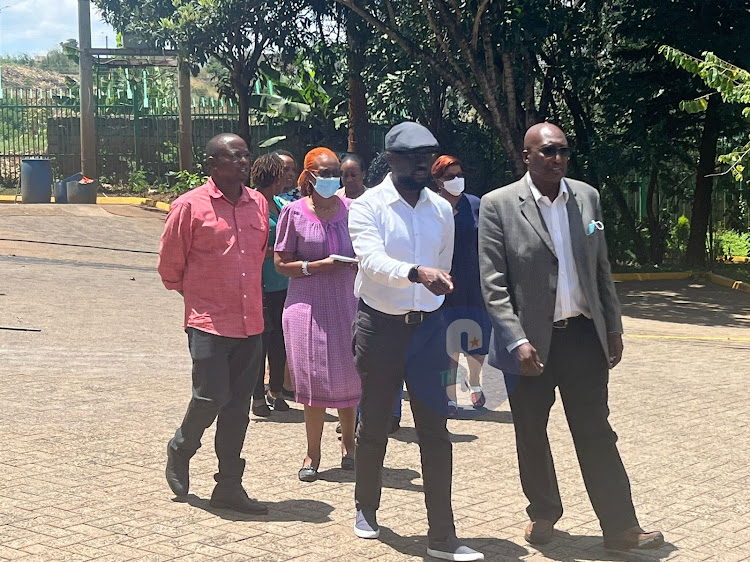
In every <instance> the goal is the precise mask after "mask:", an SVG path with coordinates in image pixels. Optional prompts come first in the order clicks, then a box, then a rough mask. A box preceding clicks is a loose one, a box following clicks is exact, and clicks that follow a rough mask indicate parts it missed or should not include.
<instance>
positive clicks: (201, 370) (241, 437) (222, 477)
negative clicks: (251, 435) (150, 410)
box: [169, 328, 261, 483]
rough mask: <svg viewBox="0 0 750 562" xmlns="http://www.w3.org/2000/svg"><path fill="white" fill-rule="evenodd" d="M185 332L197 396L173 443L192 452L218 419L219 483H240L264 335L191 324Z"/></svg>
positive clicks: (195, 394) (216, 478)
mask: <svg viewBox="0 0 750 562" xmlns="http://www.w3.org/2000/svg"><path fill="white" fill-rule="evenodd" d="M187 335H188V345H189V347H190V356H191V357H192V359H193V397H192V399H191V400H190V403H189V404H188V408H187V412H186V413H185V419H183V420H182V425H181V426H180V427H179V428H178V429H177V432H176V433H175V434H174V437H173V438H172V440H171V441H170V443H169V446H170V447H173V448H174V449H177V450H179V451H181V452H182V453H183V454H185V455H187V456H192V455H194V454H195V452H196V451H197V450H198V449H199V448H200V446H201V437H202V436H203V432H204V431H205V430H206V428H207V427H209V426H210V425H211V424H212V423H213V422H214V420H217V421H216V438H215V441H214V443H215V448H216V456H217V457H218V459H219V472H218V473H217V474H216V475H215V476H214V478H215V480H216V481H217V482H221V483H240V482H241V481H242V473H243V472H244V469H245V461H244V460H243V459H242V458H241V457H240V454H241V453H242V446H243V444H244V443H245V434H246V433H247V425H248V423H249V420H250V418H249V412H250V396H251V394H252V391H253V387H254V386H255V379H256V377H257V376H258V371H259V367H258V364H259V363H260V361H261V355H260V354H261V337H260V335H257V336H250V337H248V338H227V337H223V336H217V335H215V334H209V333H207V332H202V331H200V330H196V329H195V328H188V329H187ZM217 418H218V419H217Z"/></svg>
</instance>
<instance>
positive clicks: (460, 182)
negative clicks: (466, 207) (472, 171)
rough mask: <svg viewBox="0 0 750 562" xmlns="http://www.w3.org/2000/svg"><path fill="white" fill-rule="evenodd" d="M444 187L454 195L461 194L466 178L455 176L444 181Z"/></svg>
mask: <svg viewBox="0 0 750 562" xmlns="http://www.w3.org/2000/svg"><path fill="white" fill-rule="evenodd" d="M443 189H445V191H447V192H448V193H450V194H451V195H453V196H457V195H461V194H462V193H463V192H464V178H453V179H452V180H446V181H444V182H443Z"/></svg>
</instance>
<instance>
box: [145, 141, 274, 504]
mask: <svg viewBox="0 0 750 562" xmlns="http://www.w3.org/2000/svg"><path fill="white" fill-rule="evenodd" d="M206 154H207V156H208V168H209V171H210V174H211V177H210V178H209V180H208V182H207V183H205V184H204V185H202V186H200V187H198V188H196V189H193V190H192V191H189V192H188V193H185V194H184V195H182V196H181V197H179V198H178V199H176V200H175V201H174V202H173V203H172V205H171V207H170V210H169V214H168V215H167V220H166V224H165V227H164V234H163V235H162V238H161V247H160V248H159V266H158V269H159V274H160V275H161V278H162V282H163V283H164V286H165V287H166V288H167V289H171V290H175V291H177V292H179V293H180V294H181V295H182V297H183V298H184V300H185V331H186V332H187V335H188V346H189V348H190V356H191V357H192V359H193V397H192V399H191V400H190V404H189V405H188V408H187V412H186V414H185V419H184V420H183V421H182V425H181V426H180V427H179V429H177V432H176V433H175V435H174V437H173V438H172V439H171V440H170V441H169V445H168V447H167V470H166V477H167V483H168V484H169V487H170V488H171V489H172V491H173V492H174V494H175V495H176V496H178V497H184V496H186V495H187V493H188V488H189V465H190V458H191V457H192V456H193V455H194V454H195V452H196V451H197V450H198V448H199V447H200V446H201V442H200V440H201V436H202V435H203V432H204V431H205V429H206V428H207V427H209V426H210V425H211V424H212V423H213V422H214V420H215V419H217V418H218V420H217V422H216V440H215V446H216V456H217V457H218V459H219V471H218V473H217V474H216V475H215V476H214V479H215V480H216V482H217V484H216V487H215V488H214V491H213V494H211V501H210V505H211V506H212V507H216V508H229V509H234V510H236V511H241V512H244V513H255V514H264V513H267V512H268V508H266V506H265V505H263V504H262V503H260V502H258V501H256V500H254V499H250V498H249V497H248V496H247V493H246V492H245V489H244V488H243V487H242V474H243V472H244V469H245V461H244V460H243V459H242V458H241V457H240V454H241V452H242V446H243V444H244V442H245V433H246V432H247V425H248V422H249V411H250V397H251V395H252V391H253V387H254V386H255V381H256V379H257V377H258V374H259V373H260V371H261V364H260V363H261V333H262V332H263V301H262V287H261V268H262V265H263V259H264V258H265V255H266V244H267V242H268V204H267V203H266V200H265V198H264V197H263V195H261V194H260V193H258V192H256V191H254V190H251V189H249V188H248V187H246V186H245V182H246V180H247V178H248V172H249V170H250V152H249V151H248V149H247V145H246V144H245V141H243V140H242V139H241V138H240V137H238V136H237V135H232V134H221V135H218V136H216V137H214V138H213V139H211V140H210V141H209V142H208V145H207V146H206Z"/></svg>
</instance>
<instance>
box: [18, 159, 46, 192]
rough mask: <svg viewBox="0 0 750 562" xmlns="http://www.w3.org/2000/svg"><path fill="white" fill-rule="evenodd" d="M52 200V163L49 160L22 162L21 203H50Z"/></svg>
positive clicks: (27, 160) (23, 160) (26, 160)
mask: <svg viewBox="0 0 750 562" xmlns="http://www.w3.org/2000/svg"><path fill="white" fill-rule="evenodd" d="M51 200H52V162H51V161H50V159H49V158H24V159H22V160H21V202H22V203H49V202H50V201H51Z"/></svg>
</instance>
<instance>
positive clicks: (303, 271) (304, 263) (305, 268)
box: [302, 261, 312, 277]
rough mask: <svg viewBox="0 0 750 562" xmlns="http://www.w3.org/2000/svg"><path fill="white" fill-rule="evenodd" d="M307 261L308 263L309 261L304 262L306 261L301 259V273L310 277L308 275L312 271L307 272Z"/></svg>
mask: <svg viewBox="0 0 750 562" xmlns="http://www.w3.org/2000/svg"><path fill="white" fill-rule="evenodd" d="M308 263H310V262H306V261H303V262H302V273H303V274H304V275H305V277H310V275H312V273H310V272H309V271H308V270H307V264H308Z"/></svg>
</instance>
